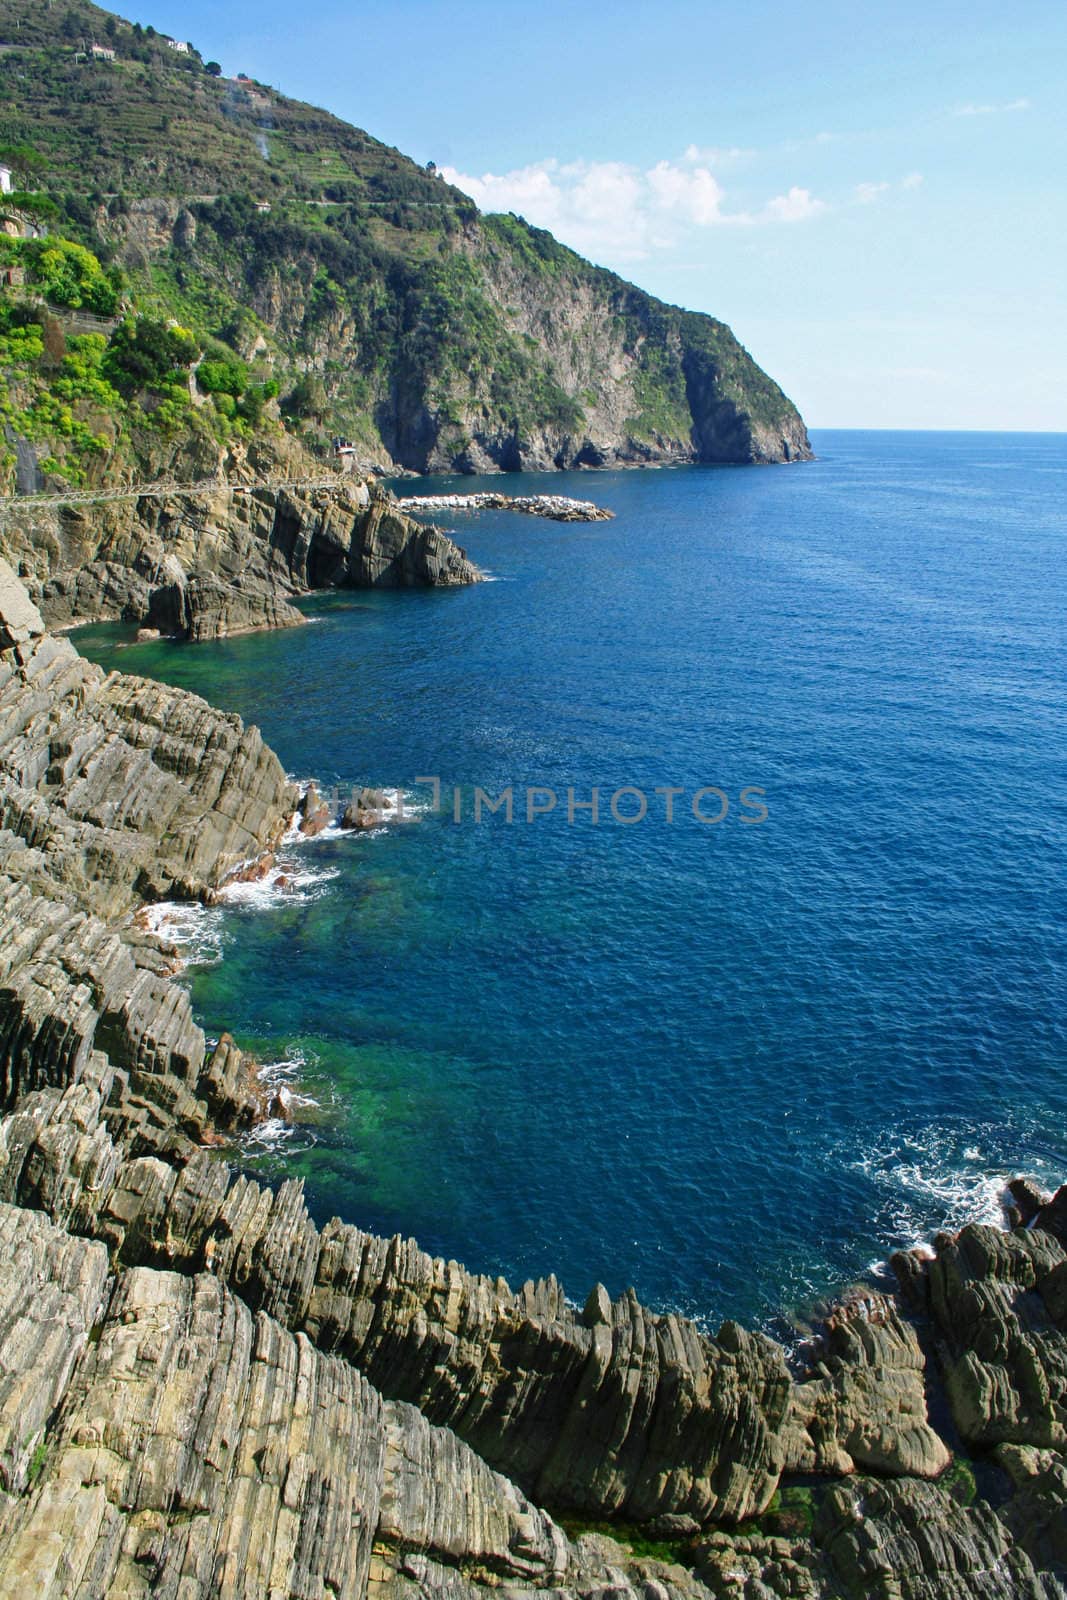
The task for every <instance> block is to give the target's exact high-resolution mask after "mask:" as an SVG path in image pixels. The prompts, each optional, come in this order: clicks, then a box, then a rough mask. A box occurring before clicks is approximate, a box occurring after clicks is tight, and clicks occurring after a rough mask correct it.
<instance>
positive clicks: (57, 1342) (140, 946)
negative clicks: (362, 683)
mask: <svg viewBox="0 0 1067 1600" xmlns="http://www.w3.org/2000/svg"><path fill="white" fill-rule="evenodd" d="M0 640H2V641H3V643H2V646H0V1111H2V1113H3V1114H2V1116H0V1591H2V1592H5V1593H8V1592H11V1593H16V1592H19V1591H20V1590H21V1589H22V1588H23V1587H25V1586H27V1585H29V1584H32V1585H34V1587H35V1589H36V1590H38V1591H39V1592H40V1594H41V1595H42V1596H44V1597H52V1596H55V1597H57V1600H58V1597H59V1596H61V1595H62V1596H77V1597H78V1600H95V1597H97V1596H101V1597H102V1596H108V1597H110V1596H115V1597H116V1600H117V1597H118V1596H119V1595H123V1596H128V1595H131V1594H148V1593H152V1594H156V1595H166V1596H173V1597H174V1600H201V1597H203V1600H208V1596H216V1595H227V1596H228V1595H234V1596H236V1595H241V1596H248V1597H250V1600H251V1596H253V1595H255V1596H259V1595H277V1596H279V1597H280V1596H294V1597H295V1596H300V1597H310V1596H315V1597H316V1600H325V1597H326V1596H328V1595H334V1596H341V1595H345V1596H349V1595H351V1596H363V1595H368V1596H369V1595H374V1596H383V1597H392V1596H394V1595H395V1596H397V1597H401V1596H404V1597H412V1600H414V1597H415V1596H427V1597H430V1596H437V1595H441V1596H444V1595H449V1596H460V1597H463V1600H475V1597H477V1596H480V1595H483V1594H486V1593H487V1591H488V1590H489V1589H495V1590H497V1591H500V1592H502V1593H504V1594H511V1595H518V1594H528V1593H535V1592H538V1591H542V1592H546V1593H549V1594H551V1595H552V1596H553V1597H555V1600H570V1597H571V1596H574V1597H575V1600H577V1597H578V1596H583V1597H589V1596H594V1595H596V1596H599V1597H604V1600H606V1597H607V1596H609V1595H610V1596H612V1597H613V1600H629V1597H630V1596H634V1597H635V1600H636V1597H638V1596H640V1597H642V1600H675V1597H678V1600H683V1597H686V1600H702V1597H704V1596H715V1597H717V1600H725V1597H727V1596H730V1597H740V1600H767V1597H768V1596H783V1597H785V1596H795V1597H798V1600H800V1597H810V1600H859V1597H860V1596H872V1595H873V1596H876V1597H882V1596H884V1597H885V1600H942V1597H946V1600H956V1597H959V1600H963V1597H965V1596H980V1597H983V1600H1002V1597H1003V1600H1009V1597H1014V1596H1022V1597H1024V1600H1062V1597H1065V1596H1067V1587H1065V1585H1064V1576H1063V1575H1064V1572H1065V1570H1067V1536H1065V1535H1064V1531H1063V1530H1064V1526H1065V1521H1064V1516H1065V1513H1064V1507H1065V1505H1067V1438H1065V1430H1067V1421H1065V1419H1067V1399H1065V1397H1067V1292H1065V1291H1064V1289H1063V1283H1064V1281H1065V1280H1067V1256H1065V1252H1064V1246H1063V1243H1062V1242H1061V1236H1062V1233H1063V1219H1064V1218H1065V1217H1067V1191H1064V1192H1062V1193H1061V1195H1060V1196H1058V1197H1057V1198H1056V1199H1055V1200H1053V1201H1051V1202H1049V1201H1047V1199H1046V1198H1045V1197H1044V1196H1040V1195H1035V1194H1033V1193H1032V1192H1031V1191H1030V1190H1029V1189H1026V1188H1025V1187H1024V1188H1023V1189H1021V1190H1020V1191H1019V1194H1018V1195H1017V1199H1018V1202H1019V1205H1020V1208H1022V1207H1023V1206H1024V1205H1025V1208H1026V1210H1025V1215H1024V1212H1023V1210H1022V1209H1020V1213H1019V1215H1018V1217H1017V1219H1016V1220H1017V1221H1018V1223H1019V1226H1018V1227H1017V1228H1016V1229H1015V1230H1014V1231H1012V1232H1010V1233H1006V1234H1001V1233H997V1232H996V1231H994V1230H991V1229H986V1228H971V1229H965V1230H964V1231H963V1233H961V1234H960V1235H959V1236H958V1237H955V1238H949V1237H947V1236H946V1237H944V1238H941V1239H939V1240H938V1241H937V1247H936V1252H935V1255H934V1258H933V1259H932V1260H930V1261H927V1260H924V1259H922V1258H919V1257H916V1256H907V1257H902V1258H900V1259H899V1260H898V1263H897V1266H898V1272H899V1275H900V1278H901V1282H902V1285H903V1289H904V1293H905V1295H906V1298H907V1300H908V1302H909V1303H910V1304H911V1305H913V1306H915V1307H917V1308H918V1312H919V1315H920V1321H919V1324H918V1326H917V1325H916V1324H915V1323H914V1322H913V1321H911V1320H909V1319H908V1318H907V1317H906V1316H905V1315H904V1314H903V1313H902V1311H901V1309H900V1307H899V1306H898V1305H897V1304H896V1302H895V1301H894V1300H893V1299H889V1298H884V1297H878V1296H871V1297H868V1298H866V1299H856V1300H853V1301H852V1302H850V1303H849V1304H848V1305H847V1306H846V1307H843V1308H841V1309H840V1310H839V1311H838V1312H837V1313H836V1314H835V1315H834V1316H833V1317H832V1318H831V1319H830V1320H829V1322H828V1323H827V1324H826V1326H825V1328H824V1329H823V1331H822V1333H821V1336H820V1338H819V1340H818V1341H817V1342H816V1344H815V1345H814V1347H813V1349H812V1351H811V1352H810V1359H809V1361H808V1365H807V1367H806V1369H805V1370H804V1371H803V1372H801V1373H800V1374H799V1375H798V1374H797V1373H796V1372H795V1371H794V1370H793V1369H792V1368H791V1367H790V1365H789V1363H788V1362H787V1360H786V1357H785V1354H784V1352H783V1351H782V1350H781V1349H780V1348H779V1347H778V1346H777V1345H776V1344H774V1343H773V1342H772V1341H771V1340H769V1339H767V1338H765V1337H763V1336H761V1335H755V1334H749V1333H746V1332H744V1330H742V1329H741V1328H739V1327H737V1326H736V1324H733V1323H727V1324H725V1325H724V1326H723V1327H722V1328H721V1329H720V1331H719V1334H718V1336H717V1337H716V1338H714V1339H711V1338H708V1337H707V1336H705V1335H704V1334H702V1333H701V1332H700V1331H699V1330H698V1329H697V1328H696V1327H694V1326H693V1325H692V1324H691V1323H688V1322H686V1321H685V1320H684V1319H682V1318H679V1317H675V1316H656V1315H654V1314H652V1313H650V1312H649V1311H648V1310H647V1309H646V1308H644V1307H642V1306H641V1305H640V1304H639V1302H638V1301H637V1300H636V1298H635V1296H634V1295H633V1294H632V1293H631V1294H625V1295H623V1296H621V1297H619V1298H618V1299H616V1300H614V1301H613V1300H612V1299H611V1298H610V1297H609V1295H608V1294H607V1292H606V1290H604V1289H603V1287H601V1286H597V1287H596V1288H594V1290H593V1291H592V1293H591V1294H590V1296H589V1297H588V1300H587V1302H586V1304H585V1306H584V1308H583V1309H582V1310H581V1311H580V1312H579V1311H576V1310H575V1308H574V1307H573V1306H572V1305H571V1304H569V1302H568V1301H567V1300H566V1298H565V1296H564V1293H563V1291H562V1288H561V1287H560V1285H559V1284H558V1283H557V1282H556V1281H555V1280H554V1279H548V1280H547V1281H543V1282H540V1283H529V1284H526V1285H524V1286H523V1287H522V1288H521V1289H520V1290H518V1291H517V1292H516V1291H513V1290H512V1289H511V1288H509V1286H508V1285H507V1284H506V1283H505V1282H504V1281H503V1280H501V1279H489V1278H485V1277H477V1276H474V1275H472V1274H470V1273H468V1272H466V1271H464V1269H463V1268H461V1267H459V1266H458V1265H457V1264H456V1263H454V1262H444V1261H440V1260H435V1259H433V1258H431V1257H430V1256H428V1255H426V1254H425V1252H423V1251H421V1250H419V1248H418V1247H417V1245H415V1244H414V1243H413V1242H412V1241H410V1240H403V1239H399V1238H395V1239H392V1240H382V1239H377V1238H375V1237H373V1236H371V1235H369V1234H366V1233H363V1232H362V1231H361V1230H360V1229H358V1228H357V1227H355V1226H352V1225H351V1224H347V1223H344V1222H341V1221H339V1220H337V1219H334V1220H332V1221H329V1222H327V1223H326V1224H325V1225H324V1226H321V1227H320V1226H318V1225H317V1224H316V1222H315V1220H314V1219H313V1218H312V1217H311V1216H310V1215H309V1213H308V1211H307V1208H306V1206H305V1204H304V1200H303V1195H302V1191H301V1188H300V1185H299V1184H296V1183H284V1184H282V1185H280V1186H279V1187H278V1188H277V1189H276V1190H271V1189H269V1188H266V1187H263V1186H261V1185H260V1184H258V1183H256V1182H253V1181H251V1180H250V1179H248V1178H247V1177H243V1176H239V1175H235V1174H234V1172H233V1171H232V1170H231V1168H230V1166H229V1165H228V1164H227V1163H226V1162H225V1161H224V1160H223V1159H221V1157H220V1154H219V1152H218V1151H217V1150H216V1149H214V1148H213V1147H212V1145H213V1142H214V1141H215V1139H216V1138H217V1133H216V1130H217V1129H219V1128H223V1127H225V1128H233V1127H234V1126H239V1125H240V1124H241V1122H242V1121H245V1122H247V1121H248V1120H250V1119H253V1118H255V1117H256V1116H257V1115H260V1114H262V1111H263V1107H262V1103H261V1101H258V1100H257V1090H256V1082H255V1078H254V1074H253V1072H252V1071H251V1069H250V1067H249V1064H248V1062H247V1061H246V1060H245V1058H244V1057H243V1056H242V1054H241V1052H240V1050H239V1049H238V1048H237V1046H236V1045H235V1044H234V1042H233V1041H232V1040H231V1039H230V1038H229V1037H228V1036H224V1037H223V1038H222V1039H221V1040H220V1041H219V1042H218V1044H217V1045H216V1046H215V1047H214V1049H213V1050H210V1051H209V1050H208V1049H207V1047H206V1043H205V1040H204V1037H203V1034H202V1032H201V1030H200V1029H199V1028H198V1027H197V1026H196V1024H195V1021H194V1020H193V1017H192V1014H191V1011H190V1008H189V1003H188V998H187V996H186V994H185V992H184V990H183V989H181V988H180V987H179V986H177V985H175V983H174V982H173V979H172V971H171V966H172V957H171V955H170V953H169V952H168V951H167V950H166V948H165V947H164V946H162V945H161V944H160V943H159V941H158V940H156V939H154V938H153V937H152V936H151V935H150V934H148V933H146V932H142V931H138V930H137V927H136V925H135V923H134V922H133V920H132V913H133V912H134V910H135V908H136V907H137V906H138V905H140V904H141V903H142V901H144V900H145V899H151V898H153V897H159V896H161V895H164V894H165V895H175V894H183V895H200V896H210V895H211V894H212V893H214V892H215V891H216V890H217V888H218V885H219V884H220V882H221V881H222V879H223V878H224V876H225V875H226V874H227V873H228V872H232V871H240V870H242V869H244V868H245V867H247V865H248V863H249V861H250V860H253V859H254V858H256V857H257V856H258V855H260V854H262V853H263V852H264V851H267V850H269V848H270V846H271V844H272V843H273V842H274V841H275V840H276V838H277V837H278V835H279V833H280V831H281V830H282V828H283V827H284V826H285V824H286V823H287V822H288V821H289V819H290V818H291V816H292V813H293V809H294V806H295V802H296V796H295V794H294V792H293V791H292V789H291V787H290V786H289V785H288V784H287V783H286V781H285V778H284V775H283V774H282V772H281V770H280V768H279V766H278V764H277V762H276V760H275V758H274V757H273V756H272V755H271V754H270V752H269V751H267V750H266V749H265V747H264V746H263V745H262V742H261V740H260V739H259V735H258V733H256V732H255V730H253V729H246V728H244V727H243V726H242V725H241V723H240V722H239V721H238V719H236V718H232V717H224V716H220V715H219V714H217V713H215V712H213V711H211V710H210V708H209V707H207V706H206V705H205V704H204V702H202V701H200V700H198V699H197V698H196V697H194V696H191V695H188V694H184V693H182V692H180V691H175V690H171V689H167V688H164V687H162V686H160V685H157V684H148V683H145V682H143V681H141V680H136V679H127V678H122V677H119V676H117V675H114V674H111V675H107V674H104V673H103V672H101V671H100V670H99V669H97V668H94V667H91V666H89V665H88V664H87V663H85V662H84V661H82V660H81V659H80V658H79V657H78V656H77V654H76V653H75V651H74V650H73V648H72V647H71V646H70V644H69V642H67V641H62V640H56V639H54V638H52V637H51V636H50V635H48V634H47V633H46V632H45V631H44V625H43V622H42V619H41V617H40V615H39V613H38V612H37V611H36V609H35V608H34V606H33V604H32V602H31V600H30V598H29V596H28V595H27V594H26V592H25V590H24V589H23V588H22V586H21V585H20V584H19V582H18V580H17V579H16V578H15V576H14V574H13V573H12V572H11V571H10V569H7V568H5V567H3V566H0ZM314 810H315V807H314V805H312V806H308V805H305V820H307V814H308V813H309V812H311V813H314ZM1024 1220H1029V1222H1030V1226H1029V1227H1028V1228H1027V1227H1025V1226H1024V1225H1023V1224H1024ZM939 1373H942V1374H943V1377H944V1394H945V1397H946V1399H947V1403H948V1407H949V1409H950V1411H951V1415H952V1419H953V1426H954V1428H955V1429H956V1430H957V1434H958V1437H959V1439H960V1440H961V1441H962V1443H963V1444H964V1446H965V1447H966V1448H968V1449H971V1450H973V1451H975V1452H976V1453H978V1454H979V1455H983V1454H984V1456H985V1457H986V1459H987V1460H988V1461H989V1462H990V1463H991V1465H990V1467H989V1468H988V1470H989V1471H993V1472H997V1473H999V1479H998V1481H999V1484H1000V1493H999V1495H998V1496H995V1497H994V1499H995V1501H996V1504H995V1505H994V1503H992V1502H978V1503H976V1504H975V1505H974V1506H968V1505H967V1504H965V1503H964V1502H965V1501H966V1500H967V1499H968V1498H969V1492H968V1488H967V1484H968V1474H967V1473H966V1471H963V1472H960V1471H959V1470H958V1469H956V1468H954V1467H953V1466H952V1465H951V1455H950V1451H949V1448H948V1446H947V1444H946V1442H945V1440H944V1438H943V1436H942V1434H941V1433H939V1431H938V1430H937V1429H936V1428H935V1427H934V1426H933V1425H932V1424H931V1420H930V1414H929V1412H928V1409H927V1391H928V1388H929V1387H930V1385H931V1384H932V1383H933V1382H934V1381H935V1379H936V1377H937V1375H938V1374H939ZM933 1480H937V1481H933ZM546 1505H547V1506H549V1507H551V1508H553V1510H554V1511H555V1513H556V1515H557V1516H558V1515H559V1514H560V1513H561V1512H563V1511H566V1512H567V1513H568V1514H569V1515H570V1516H571V1517H574V1516H579V1517H584V1518H586V1519H588V1518H593V1519H596V1520H597V1521H598V1522H599V1521H601V1520H602V1519H604V1518H612V1519H622V1522H623V1524H627V1523H629V1524H640V1525H641V1526H642V1527H643V1529H644V1530H646V1531H645V1533H644V1534H642V1539H644V1540H646V1541H647V1539H648V1538H650V1537H651V1538H652V1539H653V1540H656V1541H660V1542H659V1543H658V1544H655V1545H654V1546H651V1547H650V1546H648V1545H647V1543H646V1544H645V1545H642V1544H640V1543H639V1542H638V1541H637V1540H636V1538H635V1536H634V1535H633V1534H632V1533H629V1532H627V1530H626V1528H625V1526H622V1527H620V1526H619V1524H618V1521H617V1520H616V1523H615V1526H616V1529H617V1531H618V1532H619V1535H620V1539H619V1540H613V1539H611V1538H610V1537H607V1536H606V1534H604V1533H595V1532H591V1531H584V1532H583V1531H582V1530H581V1526H580V1525H577V1524H575V1523H573V1522H572V1523H569V1524H568V1527H569V1530H570V1532H569V1533H568V1532H567V1531H565V1530H564V1528H563V1527H561V1525H560V1524H559V1522H558V1521H556V1520H554V1519H553V1516H551V1515H549V1514H548V1512H547V1511H545V1510H544V1509H541V1508H542V1507H544V1506H546ZM620 1541H621V1542H620ZM635 1547H636V1548H638V1549H641V1548H644V1550H645V1554H644V1555H641V1556H637V1555H635V1554H634V1548H635ZM660 1557H663V1558H666V1557H670V1558H671V1559H670V1560H667V1559H660Z"/></svg>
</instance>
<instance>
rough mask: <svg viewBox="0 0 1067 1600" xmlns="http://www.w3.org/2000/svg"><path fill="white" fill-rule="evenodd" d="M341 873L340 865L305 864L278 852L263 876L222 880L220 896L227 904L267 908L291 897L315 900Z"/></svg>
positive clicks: (292, 899)
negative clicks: (234, 880) (224, 881)
mask: <svg viewBox="0 0 1067 1600" xmlns="http://www.w3.org/2000/svg"><path fill="white" fill-rule="evenodd" d="M339 875H340V868H339V867H306V866H303V865H301V864H300V863H298V862H297V861H296V860H293V859H290V858H288V857H286V856H279V857H278V858H277V860H276V861H275V864H274V866H273V867H271V869H270V871H269V872H267V873H266V874H265V875H264V876H263V877H262V878H253V879H249V880H244V881H238V882H231V883H226V884H223V886H222V888H221V889H220V890H219V899H220V900H221V901H222V903H223V904H224V905H226V906H252V907H258V908H259V909H260V910H263V911H266V910H268V909H269V908H270V907H271V906H277V905H286V904H290V903H291V902H292V901H294V900H317V899H318V898H319V897H320V895H321V894H322V892H323V891H324V890H325V887H326V885H327V884H328V883H330V882H331V881H332V880H333V879H334V878H336V877H338V876H339Z"/></svg>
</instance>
